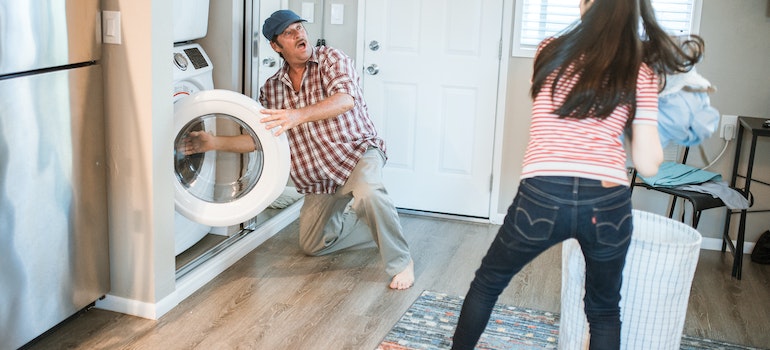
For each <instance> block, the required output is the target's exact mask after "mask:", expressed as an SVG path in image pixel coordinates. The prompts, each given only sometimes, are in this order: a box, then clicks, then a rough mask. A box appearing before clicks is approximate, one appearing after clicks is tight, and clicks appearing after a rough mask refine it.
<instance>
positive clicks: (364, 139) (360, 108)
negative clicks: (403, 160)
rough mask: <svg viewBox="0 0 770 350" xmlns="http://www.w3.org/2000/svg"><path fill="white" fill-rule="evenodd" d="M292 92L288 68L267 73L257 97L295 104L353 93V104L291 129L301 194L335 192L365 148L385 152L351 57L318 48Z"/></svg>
mask: <svg viewBox="0 0 770 350" xmlns="http://www.w3.org/2000/svg"><path fill="white" fill-rule="evenodd" d="M306 64H307V69H305V73H304V75H303V77H302V86H301V87H300V90H299V91H294V88H293V87H292V83H291V79H289V69H288V68H289V67H288V65H287V64H285V63H284V66H283V67H282V68H281V69H280V70H279V71H278V72H277V73H276V74H275V75H273V76H272V77H270V78H268V79H267V81H266V82H265V85H264V86H263V87H262V88H261V89H260V94H259V102H260V103H261V104H262V106H263V107H265V108H268V109H297V108H302V107H305V106H308V105H312V104H315V103H318V102H320V101H322V100H323V99H325V98H327V97H329V96H331V95H334V94H336V93H345V94H348V95H350V96H352V97H353V100H354V107H353V109H351V110H349V111H347V112H345V113H343V114H340V115H338V116H336V117H332V118H328V119H324V120H319V121H315V122H308V123H303V124H300V125H298V126H296V127H294V128H292V129H290V130H289V131H288V132H287V134H288V139H289V147H290V149H291V179H292V181H294V184H295V186H296V187H297V190H298V191H299V192H300V193H317V194H321V193H327V194H331V193H334V192H335V191H336V190H337V187H338V186H340V185H342V184H344V183H345V181H347V179H348V176H350V173H351V172H352V171H353V169H354V168H355V166H356V164H357V163H358V160H359V159H361V157H362V156H363V154H364V152H366V150H367V149H368V148H369V147H370V146H374V147H377V148H379V149H381V150H382V151H383V152H385V143H384V141H383V140H382V139H381V138H379V137H378V136H377V131H376V130H375V127H374V123H373V122H372V120H371V119H370V118H369V113H368V111H367V107H366V103H365V102H364V97H363V91H362V90H361V87H360V85H359V76H358V74H357V72H356V70H355V67H354V65H353V60H351V59H350V58H349V57H348V56H346V55H345V54H344V53H342V51H340V50H337V49H334V48H331V47H326V46H322V47H315V48H313V54H312V55H311V56H310V59H309V60H308V62H307V63H306Z"/></svg>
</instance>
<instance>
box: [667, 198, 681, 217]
mask: <svg viewBox="0 0 770 350" xmlns="http://www.w3.org/2000/svg"><path fill="white" fill-rule="evenodd" d="M678 199H679V197H677V196H672V198H671V205H670V206H669V207H668V218H669V219H672V218H674V208H676V201H677V200H678Z"/></svg>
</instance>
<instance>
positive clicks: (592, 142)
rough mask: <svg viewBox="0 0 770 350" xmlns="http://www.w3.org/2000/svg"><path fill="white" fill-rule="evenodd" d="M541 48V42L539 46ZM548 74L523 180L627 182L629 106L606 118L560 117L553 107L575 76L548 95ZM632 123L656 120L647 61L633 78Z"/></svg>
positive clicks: (537, 101) (538, 101) (655, 84)
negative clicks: (625, 133) (624, 137)
mask: <svg viewBox="0 0 770 350" xmlns="http://www.w3.org/2000/svg"><path fill="white" fill-rule="evenodd" d="M541 47H542V46H541ZM554 77H555V73H554V74H552V75H551V76H550V77H549V78H548V79H546V82H545V83H544V84H543V87H542V88H541V89H540V92H539V93H538V94H537V96H536V97H535V100H534V101H533V106H532V121H531V124H530V129H529V144H528V145H527V151H526V153H525V155H524V165H523V169H522V174H521V178H522V179H524V178H529V177H535V176H573V177H582V178H589V179H595V180H600V181H609V182H613V183H619V184H625V185H626V186H628V185H629V179H628V175H627V173H626V152H625V149H624V148H623V144H622V141H621V135H622V133H623V129H624V128H625V125H626V121H627V120H628V118H629V117H630V108H629V106H618V107H617V108H616V109H615V110H614V111H613V112H612V114H610V116H608V117H607V118H606V119H604V120H600V119H597V118H585V119H574V118H562V119H559V116H558V115H556V114H554V113H553V111H554V110H556V107H557V106H559V105H560V104H561V103H563V102H564V101H565V100H566V96H567V93H568V92H569V90H570V89H571V88H572V87H573V86H574V85H575V83H576V82H577V79H579V76H575V77H573V78H572V79H571V81H565V80H562V81H561V82H559V86H558V87H557V89H558V91H556V93H555V94H553V99H552V98H551V82H552V81H553V78H554ZM633 124H649V125H655V126H657V124H658V77H657V76H656V75H655V73H654V72H653V70H652V69H651V68H650V67H649V66H647V65H646V64H642V65H641V67H640V68H639V74H638V76H637V80H636V115H635V117H634V121H633Z"/></svg>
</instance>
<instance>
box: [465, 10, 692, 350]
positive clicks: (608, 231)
mask: <svg viewBox="0 0 770 350" xmlns="http://www.w3.org/2000/svg"><path fill="white" fill-rule="evenodd" d="M580 12H581V21H580V22H579V23H576V24H575V25H574V26H573V27H572V28H570V29H568V30H567V31H566V33H564V34H563V35H560V36H557V37H553V38H549V39H546V40H544V41H543V42H542V43H541V44H540V47H539V48H538V52H537V56H536V59H535V66H534V74H533V78H532V88H531V91H530V95H531V97H532V98H533V100H534V102H533V107H532V121H531V126H530V140H529V144H528V146H527V151H526V154H525V157H524V164H523V169H522V176H521V183H520V185H519V191H518V193H517V195H516V198H514V200H513V204H512V205H511V207H510V208H509V209H508V213H507V215H506V217H505V220H504V223H503V225H502V227H501V228H500V231H499V232H498V234H497V237H496V238H495V240H494V241H493V243H492V245H491V247H490V248H489V250H488V252H487V254H486V256H485V257H484V259H483V260H482V262H481V267H480V268H479V269H478V270H477V271H476V276H475V278H474V280H473V282H472V283H471V286H470V289H469V290H468V293H467V296H466V298H465V302H464V303H463V307H462V310H461V313H460V318H459V320H458V325H457V328H456V330H455V333H454V338H453V347H452V348H453V349H472V348H473V347H474V345H475V344H476V342H477V341H478V339H479V336H480V335H481V333H482V332H483V331H484V329H485V327H486V324H487V322H488V320H489V316H490V313H491V311H492V308H493V306H494V304H495V303H496V302H497V298H498V296H499V295H500V293H502V291H503V289H505V287H506V286H507V285H508V283H509V282H510V281H511V278H513V276H514V275H515V274H516V273H518V272H519V271H520V270H521V269H522V268H523V267H524V266H525V265H526V264H528V263H529V262H530V261H532V260H533V259H534V258H535V257H537V256H538V255H539V254H540V253H542V252H543V251H545V250H546V249H548V248H550V247H552V246H553V245H555V244H558V243H560V242H562V241H564V240H566V239H569V238H575V239H577V241H578V242H579V243H580V246H581V249H582V251H583V254H584V256H585V260H586V286H585V287H586V295H585V299H584V300H585V312H586V316H587V318H588V323H589V328H590V332H591V342H590V348H591V349H618V348H619V347H620V307H619V301H620V286H621V277H622V271H623V265H624V263H625V257H626V253H627V251H628V246H629V243H630V239H631V232H632V228H633V225H632V222H631V221H632V215H631V194H630V190H629V180H628V176H627V173H626V166H625V164H626V154H625V151H624V147H623V144H622V141H621V135H622V134H623V132H624V129H625V128H626V127H627V126H629V125H630V128H631V135H630V136H631V137H630V140H631V153H632V154H631V156H632V160H633V163H634V166H635V167H636V169H637V170H638V171H639V173H640V174H643V175H645V176H649V175H654V174H655V173H656V172H657V170H658V166H659V165H660V163H661V162H662V161H663V151H662V149H661V145H660V142H659V138H658V130H657V98H658V91H659V85H658V82H659V77H665V74H666V73H674V72H684V71H687V70H688V69H689V68H690V67H691V66H692V65H693V64H695V63H696V62H697V61H698V60H699V59H700V52H701V51H702V50H688V51H684V50H682V49H681V48H680V47H679V46H678V45H677V44H676V43H675V42H674V41H672V39H671V38H670V37H669V36H668V35H667V34H666V33H665V32H664V31H663V30H662V29H661V28H660V26H659V25H658V24H657V22H656V20H655V16H654V13H653V9H652V6H651V4H650V1H649V0H628V1H617V0H580ZM640 20H641V21H640ZM640 22H641V28H640ZM640 29H641V30H643V33H641V32H640ZM701 43H702V42H701V41H697V40H696V41H695V43H694V44H689V45H700V44H701ZM688 52H695V53H694V54H688Z"/></svg>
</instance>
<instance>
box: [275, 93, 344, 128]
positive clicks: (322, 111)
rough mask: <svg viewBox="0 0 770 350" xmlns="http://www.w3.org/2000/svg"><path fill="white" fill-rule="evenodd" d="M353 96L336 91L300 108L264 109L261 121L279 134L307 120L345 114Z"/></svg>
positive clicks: (311, 120) (312, 120)
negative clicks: (321, 99) (319, 100)
mask: <svg viewBox="0 0 770 350" xmlns="http://www.w3.org/2000/svg"><path fill="white" fill-rule="evenodd" d="M354 103H355V102H354V101H353V96H350V95H348V94H346V93H336V94H334V95H331V96H329V97H327V98H326V99H324V100H323V101H321V102H318V103H316V104H313V105H310V106H305V107H302V108H299V109H263V110H262V111H261V112H262V114H264V115H265V117H263V118H262V119H260V122H262V123H264V124H265V128H266V129H268V130H271V129H273V128H278V130H276V131H275V136H278V135H280V134H282V133H283V132H285V131H286V130H289V129H291V128H293V127H295V126H297V125H300V124H302V123H307V122H314V121H318V120H323V119H328V118H333V117H336V116H338V115H340V114H343V113H345V112H347V111H349V110H351V109H353V106H354Z"/></svg>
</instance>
